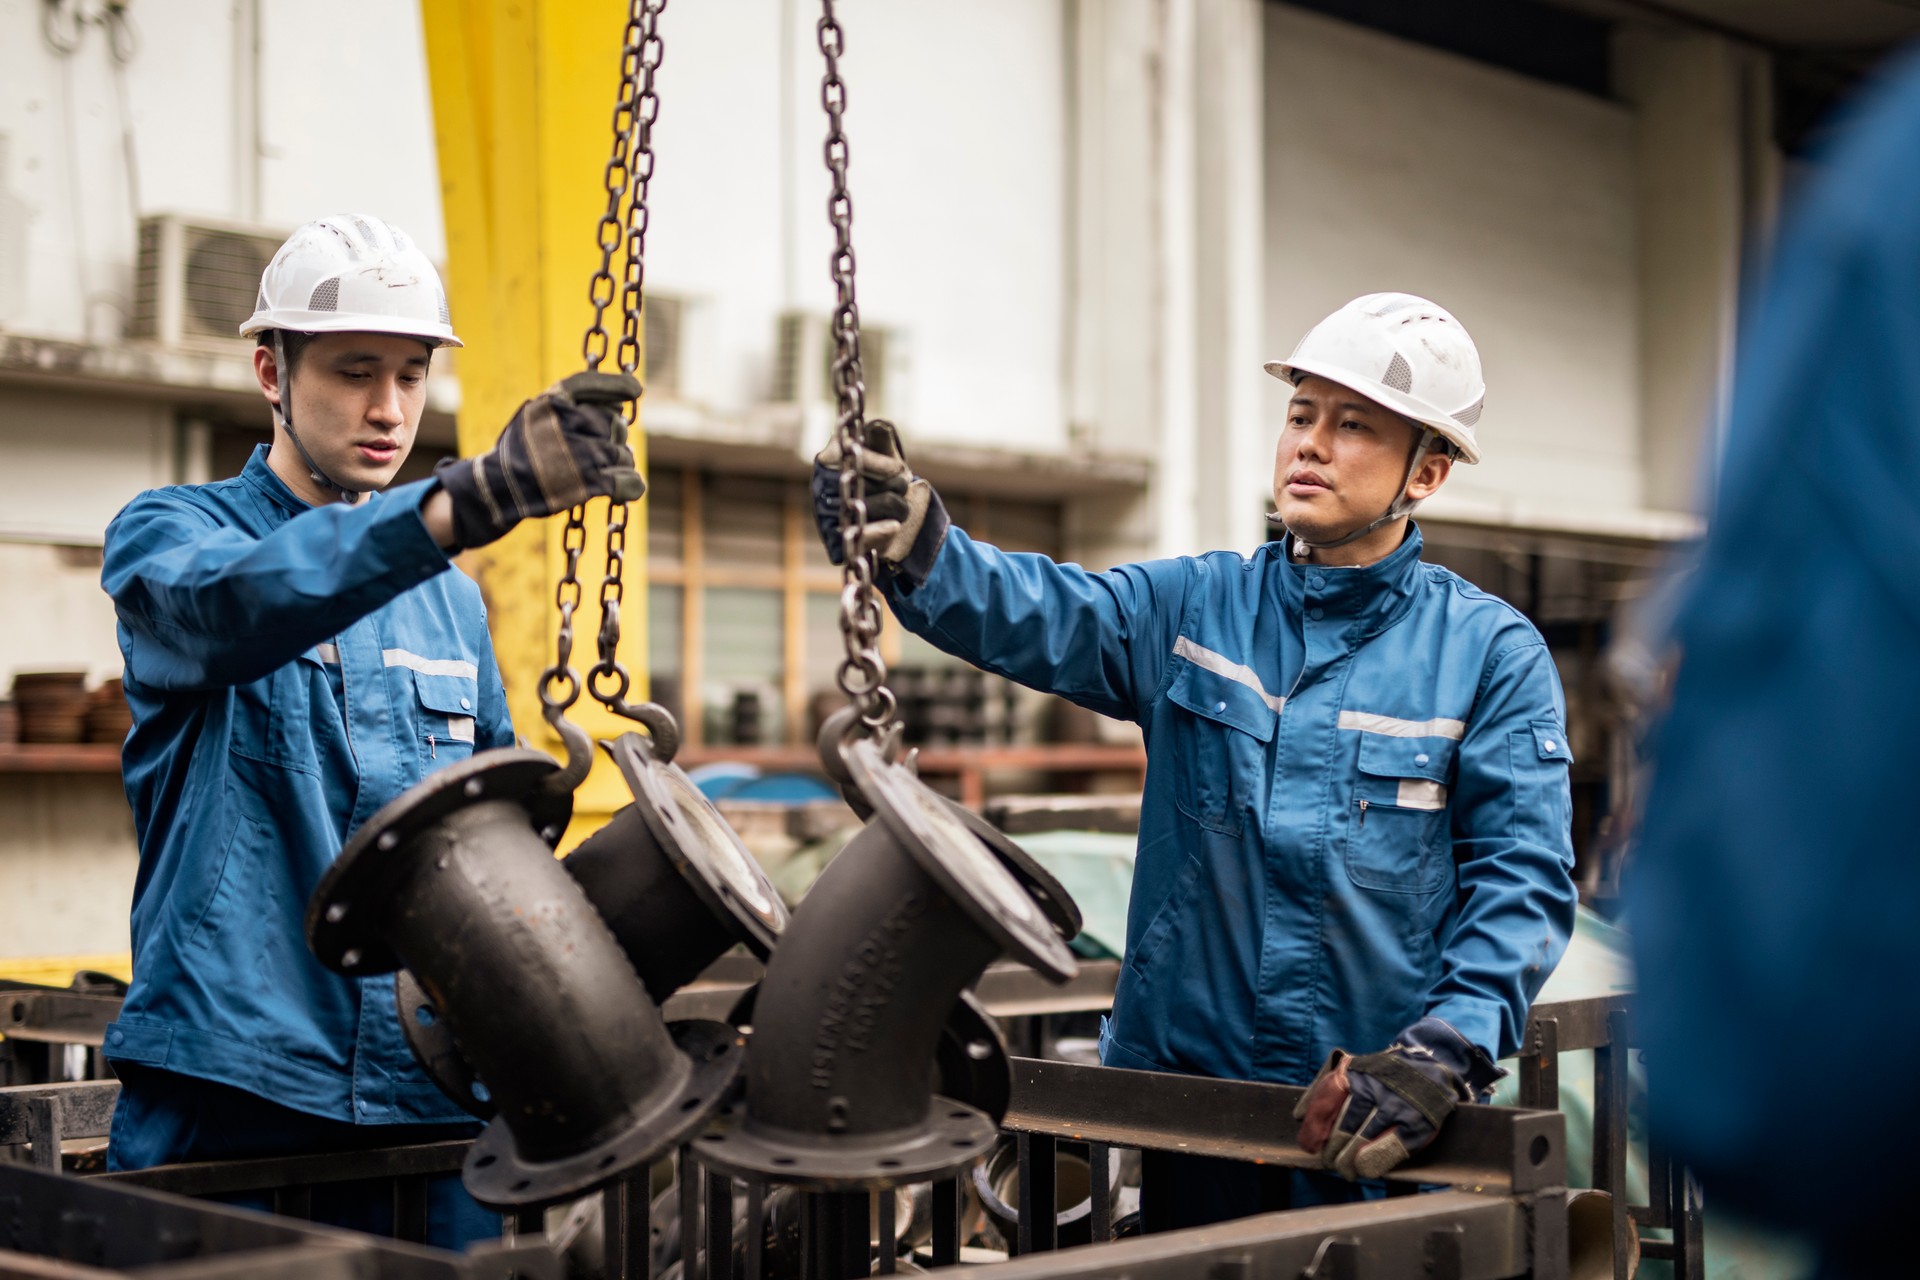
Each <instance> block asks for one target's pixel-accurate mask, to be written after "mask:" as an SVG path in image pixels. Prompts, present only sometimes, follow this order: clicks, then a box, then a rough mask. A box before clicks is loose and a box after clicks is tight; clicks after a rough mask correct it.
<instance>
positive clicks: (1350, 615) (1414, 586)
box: [1265, 520, 1424, 640]
mask: <svg viewBox="0 0 1920 1280" xmlns="http://www.w3.org/2000/svg"><path fill="white" fill-rule="evenodd" d="M1292 538H1293V535H1292V534H1288V535H1286V536H1285V537H1283V538H1282V539H1280V541H1278V542H1269V543H1268V544H1267V545H1266V548H1265V550H1266V551H1267V552H1268V553H1269V554H1270V555H1272V556H1273V557H1274V558H1275V559H1278V560H1280V561H1282V562H1283V563H1284V564H1285V565H1286V567H1287V572H1286V573H1284V574H1282V575H1281V592H1282V594H1283V596H1284V597H1285V599H1286V602H1287V604H1288V605H1289V606H1290V607H1292V608H1293V609H1296V610H1298V611H1300V612H1302V613H1304V614H1305V615H1306V616H1307V617H1308V618H1309V619H1311V620H1312V621H1314V622H1318V623H1323V624H1333V625H1339V624H1341V623H1345V624H1346V626H1347V628H1348V634H1349V635H1350V636H1351V637H1352V638H1353V639H1355V640H1364V639H1366V638H1368V637H1370V636H1375V635H1378V634H1379V633H1380V632H1382V631H1385V630H1386V629H1387V628H1388V627H1390V626H1392V625H1393V624H1394V623H1396V622H1398V621H1399V620H1400V619H1401V618H1402V617H1404V616H1405V615H1406V612H1407V610H1408V609H1410V608H1412V607H1413V597H1414V593H1415V591H1417V590H1418V589H1419V585H1420V580H1421V577H1422V570H1423V569H1424V565H1423V564H1422V562H1421V559H1420V548H1421V545H1422V544H1423V542H1424V539H1423V538H1422V537H1421V536H1420V526H1419V525H1417V524H1415V523H1414V522H1413V521H1411V520H1409V521H1407V536H1406V538H1405V539H1404V540H1402V541H1401V543H1400V545H1399V546H1398V547H1395V548H1394V549H1393V552H1392V553H1391V554H1390V555H1388V556H1387V557H1386V558H1385V559H1384V560H1377V561H1375V562H1374V563H1373V564H1370V565H1366V566H1364V567H1362V568H1357V569H1356V568H1336V567H1333V566H1330V565H1318V564H1307V563H1305V562H1303V561H1298V560H1295V559H1293V557H1292V555H1291V554H1290V547H1291V545H1292Z"/></svg>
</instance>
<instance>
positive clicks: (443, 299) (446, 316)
mask: <svg viewBox="0 0 1920 1280" xmlns="http://www.w3.org/2000/svg"><path fill="white" fill-rule="evenodd" d="M440 323H441V324H443V325H445V326H447V328H449V329H451V328H453V312H451V311H449V310H448V309H447V296H446V295H445V294H444V293H443V294H441V295H440Z"/></svg>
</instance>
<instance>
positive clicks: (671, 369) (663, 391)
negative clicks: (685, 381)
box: [640, 293, 686, 400]
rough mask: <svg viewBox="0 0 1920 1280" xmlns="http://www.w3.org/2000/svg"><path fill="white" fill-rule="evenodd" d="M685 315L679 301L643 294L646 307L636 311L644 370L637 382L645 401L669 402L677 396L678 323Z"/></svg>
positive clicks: (653, 294) (678, 370) (678, 390)
mask: <svg viewBox="0 0 1920 1280" xmlns="http://www.w3.org/2000/svg"><path fill="white" fill-rule="evenodd" d="M685 315H686V303H685V301H684V300H683V299H680V298H675V297H670V296H665V295H662V294H657V293H650V294H648V295H647V305H646V307H645V308H644V309H643V310H642V311H641V312H640V318H641V323H642V326H643V327H644V328H645V330H646V339H647V351H646V368H645V370H643V371H642V373H641V377H640V381H641V382H642V383H643V384H645V386H646V388H647V398H648V399H649V400H673V399H677V398H678V397H679V395H680V324H681V321H682V320H683V319H684V318H685Z"/></svg>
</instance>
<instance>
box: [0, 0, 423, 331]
mask: <svg viewBox="0 0 1920 1280" xmlns="http://www.w3.org/2000/svg"><path fill="white" fill-rule="evenodd" d="M99 8H100V4H99V0H66V4H65V6H64V9H65V11H66V12H72V11H75V10H76V9H77V10H78V11H81V12H85V13H94V12H96V11H98V10H99ZM256 8H257V10H258V12H259V14H260V16H261V22H260V31H259V34H260V46H261V55H262V56H261V66H260V77H259V79H260V85H261V89H262V92H261V94H260V101H259V110H258V112H257V113H256V112H255V111H254V110H253V109H252V102H251V98H250V92H251V86H252V77H251V75H249V74H248V73H247V66H248V62H247V59H248V57H250V48H251V41H250V39H249V35H248V25H247V21H246V19H247V17H248V15H249V14H250V13H251V12H252V11H254V10H255V9H256ZM42 10H43V5H42V3H41V0H0V140H4V145H0V151H4V152H5V161H4V167H0V326H5V327H7V328H10V329H14V330H16V331H23V332H31V333H37V334H43V335H49V336H59V337H69V338H91V339H93V340H95V341H112V340H114V339H116V338H117V337H118V336H119V331H120V326H121V324H122V323H123V322H124V317H125V313H126V310H127V307H128V305H129V303H130V294H131V286H132V279H131V271H132V263H133V256H134V226H135V221H136V206H135V203H134V199H133V188H134V187H136V186H137V189H138V197H139V199H138V205H137V212H139V213H154V212H183V213H191V214H200V215H203V216H212V217H219V218H230V219H240V220H244V221H250V222H258V223H262V224H264V225H266V226H269V227H288V228H291V227H292V226H294V225H297V224H298V223H301V222H304V221H306V220H307V219H309V218H312V217H316V216H318V215H319V214H321V213H328V212H339V211H345V210H358V209H366V210H369V211H372V212H377V213H381V214H383V215H384V216H386V217H387V218H389V219H391V220H393V221H394V222H397V223H399V224H400V225H402V226H404V227H406V228H408V229H409V230H410V231H412V233H413V234H414V235H415V236H416V238H418V240H419V241H420V243H421V245H422V246H423V247H424V248H425V249H426V250H427V251H428V252H429V253H430V254H432V255H434V256H435V257H439V256H440V255H441V254H442V252H443V245H444V237H443V235H442V232H441V227H440V193H439V178H438V174H437V172H436V170H435V167H434V158H433V129H432V116H431V115H430V113H429V111H428V106H427V88H426V67H425V62H424V53H423V45H422V40H421V33H420V17H419V11H418V7H417V6H416V5H414V4H410V3H400V2H397V0H328V3H327V4H324V5H309V4H298V3H292V2H290V0H258V3H257V5H256V4H255V3H254V0H238V2H236V0H166V3H164V4H145V5H133V6H130V15H131V25H132V30H133V33H134V37H135V41H136V44H135V47H134V48H133V51H132V53H131V56H129V57H127V58H126V59H125V61H124V62H122V61H120V60H117V59H116V58H114V57H113V55H112V54H111V52H110V50H109V46H108V41H107V38H106V31H105V29H104V28H103V27H101V26H99V25H94V24H89V25H87V26H85V27H84V28H83V29H82V34H81V37H80V41H79V44H78V47H77V48H76V49H75V50H74V51H73V52H72V53H70V54H66V55H61V54H59V53H56V52H55V51H54V50H53V49H51V48H50V47H49V45H48V44H47V42H46V40H45V39H44V38H43V35H42V31H41V14H42ZM116 86H118V88H116ZM123 102H124V104H125V111H124V117H123V113H122V109H121V104H122V103H123ZM123 118H124V122H125V126H126V130H127V132H128V133H130V135H131V150H132V157H133V159H132V165H131V169H130V167H129V164H128V161H127V158H126V151H125V146H124V144H123V138H122V121H123ZM256 119H257V129H256V125H255V122H256ZM256 154H257V175H256V159H255V157H256ZM130 173H131V174H137V181H136V182H132V183H130V182H129V177H130ZM256 176H257V181H256ZM9 210H11V211H12V212H9ZM23 243H24V245H25V249H24V257H25V260H26V264H27V266H26V279H25V288H24V290H19V289H9V288H8V287H7V282H8V266H7V264H8V262H9V261H10V260H11V259H12V258H13V257H17V256H21V255H22V253H23V251H22V249H21V248H20V246H21V245H22V244H23Z"/></svg>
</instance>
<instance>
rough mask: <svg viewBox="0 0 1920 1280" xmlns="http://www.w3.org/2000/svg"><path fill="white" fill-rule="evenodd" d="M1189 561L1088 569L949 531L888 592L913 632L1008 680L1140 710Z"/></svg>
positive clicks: (1154, 678) (1154, 680) (1161, 668)
mask: <svg viewBox="0 0 1920 1280" xmlns="http://www.w3.org/2000/svg"><path fill="white" fill-rule="evenodd" d="M1192 572H1193V570H1192V562H1191V561H1185V560H1157V561H1153V562H1150V563H1147V564H1132V565H1122V566H1121V567H1120V568H1117V569H1109V570H1107V571H1106V572H1105V573H1090V572H1088V571H1087V570H1085V569H1082V568H1081V567H1080V566H1079V565H1075V564H1057V563H1055V562H1054V561H1052V560H1050V559H1048V558H1047V557H1046V556H1042V555H1030V554H1016V553H1012V552H1006V551H1001V550H999V549H998V548H997V547H991V546H988V545H987V544H986V543H984V542H975V541H974V540H973V539H971V538H969V537H968V536H967V535H966V534H965V533H964V532H963V531H961V530H960V529H958V528H954V529H951V530H949V531H948V533H947V539H946V544H945V545H944V546H942V547H941V549H940V555H939V557H938V558H937V559H936V560H935V561H934V563H933V572H932V573H931V574H929V575H928V576H927V580H926V581H925V582H923V583H921V584H920V586H919V587H917V588H915V589H914V590H913V591H912V592H910V593H909V592H903V591H901V590H900V589H899V587H898V586H890V587H889V588H888V591H887V597H888V599H889V601H890V602H891V603H892V605H893V611H894V613H895V615H897V616H898V617H899V619H900V621H901V622H903V623H904V624H906V626H907V628H908V630H910V631H912V632H913V633H914V634H915V635H917V636H920V637H922V638H923V639H925V640H927V641H928V642H929V643H931V644H933V645H934V646H935V647H937V648H939V649H941V650H944V651H945V652H947V653H951V654H953V655H954V656H955V657H959V658H964V659H966V660H967V661H968V662H971V663H972V664H973V665H975V666H976V667H982V668H984V669H986V670H988V671H992V672H994V673H996V674H998V675H1003V676H1006V677H1007V678H1008V679H1009V680H1015V681H1018V682H1019V683H1021V684H1024V685H1026V686H1028V687H1029V688H1033V689H1040V690H1043V691H1044V692H1047V693H1057V694H1059V695H1060V696H1061V697H1063V698H1066V699H1069V700H1070V701H1073V702H1077V703H1079V704H1080V705H1081V706H1083V707H1087V708H1089V709H1090V710H1093V711H1098V712H1099V713H1101V714H1102V715H1108V716H1113V717H1114V718H1116V719H1120V720H1144V719H1145V718H1146V706H1147V703H1148V701H1149V700H1150V699H1151V698H1152V697H1153V695H1154V694H1155V693H1156V692H1157V691H1158V689H1159V687H1160V680H1161V677H1162V675H1163V674H1164V672H1165V670H1166V665H1167V659H1168V657H1169V656H1170V655H1171V654H1172V652H1173V641H1174V635H1175V632H1176V630H1177V628H1178V626H1179V622H1180V610H1181V606H1182V603H1183V601H1184V600H1185V597H1186V588H1187V583H1188V582H1189V580H1190V578H1191V574H1192Z"/></svg>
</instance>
